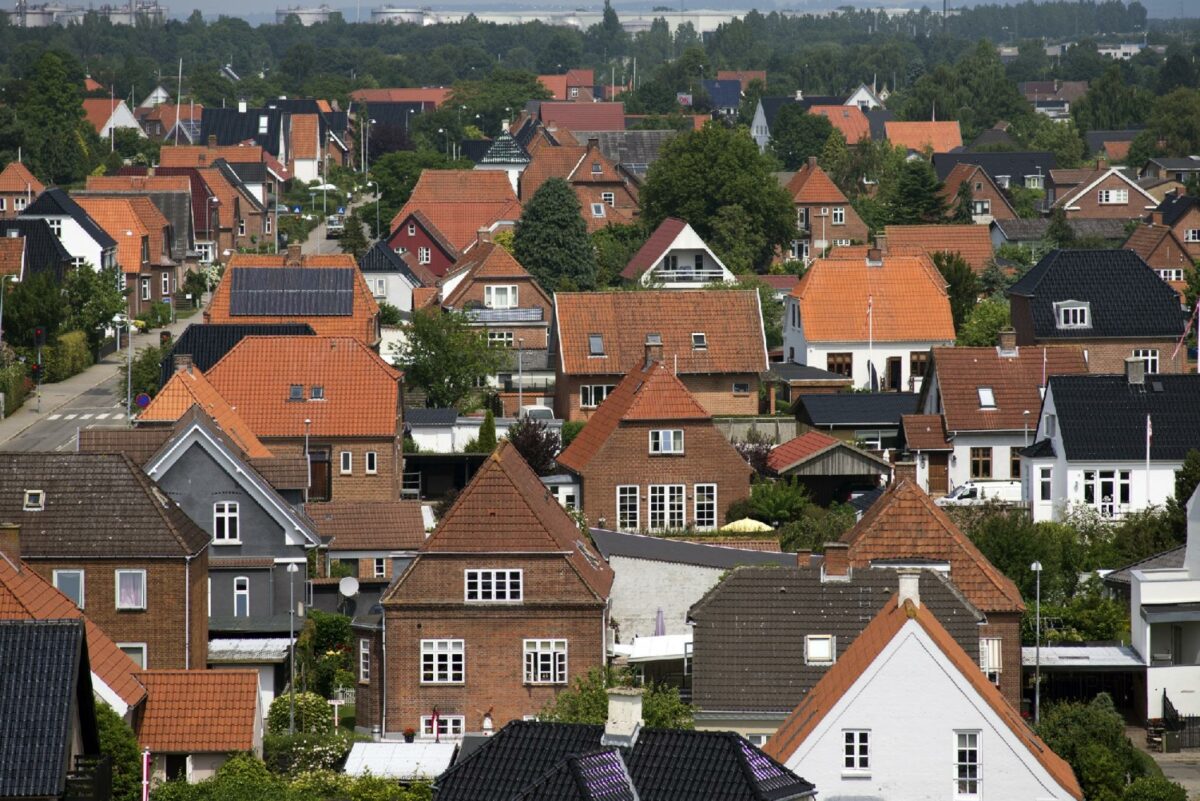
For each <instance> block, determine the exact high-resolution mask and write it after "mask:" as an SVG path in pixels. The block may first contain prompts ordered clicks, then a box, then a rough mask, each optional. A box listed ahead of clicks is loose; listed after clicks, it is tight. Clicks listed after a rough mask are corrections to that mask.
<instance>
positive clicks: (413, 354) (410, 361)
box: [398, 309, 504, 409]
mask: <svg viewBox="0 0 1200 801" xmlns="http://www.w3.org/2000/svg"><path fill="white" fill-rule="evenodd" d="M407 333H408V336H407V337H406V338H405V340H404V342H403V344H402V345H400V347H399V349H398V355H399V357H400V363H401V364H402V365H403V367H404V373H405V377H406V379H407V380H409V381H411V382H412V383H413V384H414V385H416V386H418V387H421V388H422V389H424V390H425V393H426V399H427V403H428V404H429V405H430V406H432V407H454V408H458V409H464V407H469V406H470V405H471V404H472V403H473V400H472V399H473V396H474V395H475V394H476V389H475V387H476V384H477V383H478V382H479V381H480V380H482V379H483V378H484V377H486V376H488V375H491V374H493V373H494V372H495V371H496V370H497V369H498V368H499V367H500V366H501V365H502V364H503V363H504V351H503V350H501V349H499V348H493V347H490V346H489V345H488V343H487V340H486V339H484V338H483V337H481V336H480V335H479V330H478V329H477V328H475V327H474V326H472V325H471V323H470V321H469V320H468V319H467V317H466V315H465V314H463V313H462V312H457V311H454V312H442V311H441V310H440V309H433V310H423V311H419V312H417V313H416V314H414V315H413V316H412V320H411V321H410V323H409V327H408V332H407Z"/></svg>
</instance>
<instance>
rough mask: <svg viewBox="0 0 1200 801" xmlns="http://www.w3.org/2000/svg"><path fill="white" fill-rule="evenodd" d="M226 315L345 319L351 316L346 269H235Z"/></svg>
mask: <svg viewBox="0 0 1200 801" xmlns="http://www.w3.org/2000/svg"><path fill="white" fill-rule="evenodd" d="M232 281H233V283H232V284H231V285H230V288H229V289H230V291H229V313H230V315H232V316H234V317H264V316H270V317H281V316H298V317H309V316H312V317H347V316H349V315H351V314H353V313H354V270H353V269H352V268H349V267H243V268H241V269H239V270H234V271H233V275H232Z"/></svg>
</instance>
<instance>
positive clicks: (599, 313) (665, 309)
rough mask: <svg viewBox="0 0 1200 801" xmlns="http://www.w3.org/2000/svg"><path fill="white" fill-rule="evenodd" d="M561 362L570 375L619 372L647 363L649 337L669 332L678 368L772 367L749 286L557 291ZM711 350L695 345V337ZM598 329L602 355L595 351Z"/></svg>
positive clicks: (669, 353) (666, 352)
mask: <svg viewBox="0 0 1200 801" xmlns="http://www.w3.org/2000/svg"><path fill="white" fill-rule="evenodd" d="M554 305H555V318H556V325H557V327H558V342H559V353H560V359H561V361H560V366H561V369H562V371H563V372H564V373H566V374H568V375H614V374H620V375H624V374H625V373H627V372H629V371H630V370H632V369H633V368H634V367H636V366H638V365H639V364H642V363H643V362H644V361H645V358H646V335H647V334H652V333H654V334H659V335H661V337H662V345H663V351H662V352H663V358H664V360H666V361H668V362H670V363H671V365H672V369H674V368H675V365H676V364H678V373H679V374H681V375H683V374H696V373H709V374H715V373H761V372H764V371H765V370H766V369H767V352H766V345H765V343H764V340H763V329H762V311H761V309H760V308H759V304H758V293H757V292H755V291H754V290H746V289H707V290H687V291H682V290H647V291H644V292H559V293H557V294H556V295H555V296H554ZM694 333H703V334H704V335H705V339H706V343H705V344H706V347H704V348H695V347H693V343H692V334H694ZM592 334H599V335H600V337H601V338H602V340H603V344H604V355H603V356H589V355H588V348H589V341H588V340H589V338H590V336H591V335H592Z"/></svg>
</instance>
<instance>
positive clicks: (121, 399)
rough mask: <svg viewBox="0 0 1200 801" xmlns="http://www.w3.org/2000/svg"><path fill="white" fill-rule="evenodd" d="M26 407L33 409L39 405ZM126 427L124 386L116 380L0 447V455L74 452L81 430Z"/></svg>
mask: <svg viewBox="0 0 1200 801" xmlns="http://www.w3.org/2000/svg"><path fill="white" fill-rule="evenodd" d="M25 403H26V405H27V406H30V408H34V405H35V404H36V403H37V401H36V400H35V399H33V398H30V399H29V400H27V401H25ZM124 426H125V382H124V380H123V379H122V378H121V377H120V376H115V377H113V378H110V379H109V380H108V381H105V382H104V383H103V384H100V385H99V386H97V387H95V388H93V389H89V390H86V391H85V392H84V393H83V394H82V395H80V396H79V397H77V398H75V399H74V400H73V401H71V402H70V403H68V404H66V405H65V406H63V407H62V408H60V409H58V410H57V411H55V412H53V413H52V414H47V415H46V416H45V417H44V418H43V419H41V420H39V421H38V422H36V423H34V424H33V425H32V426H30V427H29V428H27V429H25V430H24V431H22V432H21V433H20V434H18V435H17V436H15V437H13V438H12V439H10V440H9V441H8V442H5V443H3V444H0V451H73V450H75V447H76V438H77V434H78V431H79V429H80V428H123V427H124Z"/></svg>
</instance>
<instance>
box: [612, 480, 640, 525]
mask: <svg viewBox="0 0 1200 801" xmlns="http://www.w3.org/2000/svg"><path fill="white" fill-rule="evenodd" d="M640 507H641V498H640V496H639V495H638V487H637V485H636V484H623V485H621V486H619V487H617V528H618V529H619V530H620V531H637V530H638V527H639V524H640V522H641V521H640V520H639V518H640V516H641V515H640V513H641V508H640Z"/></svg>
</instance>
